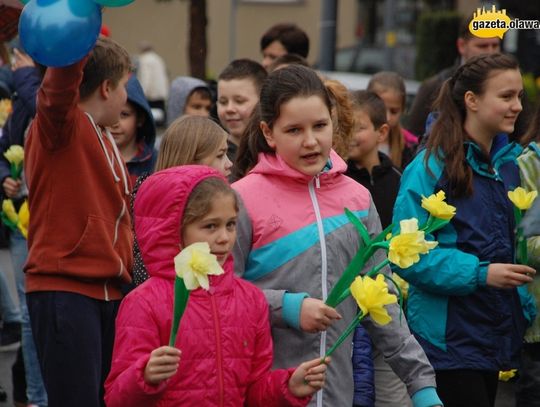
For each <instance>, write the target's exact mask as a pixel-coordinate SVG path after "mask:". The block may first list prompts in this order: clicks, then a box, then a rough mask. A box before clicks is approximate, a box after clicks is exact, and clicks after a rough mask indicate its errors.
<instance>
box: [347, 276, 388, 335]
mask: <svg viewBox="0 0 540 407" xmlns="http://www.w3.org/2000/svg"><path fill="white" fill-rule="evenodd" d="M351 294H352V296H353V297H354V299H355V300H356V302H357V303H358V306H359V307H360V310H361V311H362V315H364V316H365V315H368V314H369V315H371V319H372V320H373V321H375V322H376V323H377V324H379V325H386V324H388V323H389V322H390V321H391V320H392V318H391V317H390V315H388V311H387V310H386V308H384V306H385V305H390V304H394V303H396V302H397V298H396V296H395V295H394V294H388V285H387V284H386V282H385V281H384V277H383V275H382V274H378V275H377V277H376V279H375V280H374V279H372V278H371V277H356V278H355V279H354V281H353V283H352V284H351Z"/></svg>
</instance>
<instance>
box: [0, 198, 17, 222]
mask: <svg viewBox="0 0 540 407" xmlns="http://www.w3.org/2000/svg"><path fill="white" fill-rule="evenodd" d="M2 213H4V214H5V215H6V218H7V219H8V220H9V221H10V222H13V223H14V224H17V221H18V219H19V217H18V216H17V212H15V206H14V205H13V201H12V200H11V199H4V201H3V202H2Z"/></svg>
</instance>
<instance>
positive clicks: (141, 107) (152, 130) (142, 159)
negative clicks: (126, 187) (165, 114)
mask: <svg viewBox="0 0 540 407" xmlns="http://www.w3.org/2000/svg"><path fill="white" fill-rule="evenodd" d="M126 90H127V100H128V102H131V103H132V104H134V105H135V106H136V107H137V111H138V114H140V113H142V114H143V115H144V123H143V125H142V126H141V127H139V128H138V129H137V141H138V142H139V152H138V154H137V155H136V156H135V157H133V158H132V159H131V160H129V161H128V162H127V163H126V166H127V169H128V172H129V175H130V176H131V180H132V184H133V183H134V181H135V180H136V179H137V177H138V176H140V175H143V174H148V173H152V172H153V171H154V165H155V163H156V159H157V151H156V150H155V148H154V144H155V142H156V125H155V122H154V117H153V116H152V111H151V110H150V105H149V104H148V101H147V100H146V97H145V96H144V93H143V90H142V87H141V84H140V83H139V81H138V80H137V77H136V76H135V75H131V77H130V78H129V80H128V82H127V84H126Z"/></svg>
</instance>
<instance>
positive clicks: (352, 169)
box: [345, 90, 411, 407]
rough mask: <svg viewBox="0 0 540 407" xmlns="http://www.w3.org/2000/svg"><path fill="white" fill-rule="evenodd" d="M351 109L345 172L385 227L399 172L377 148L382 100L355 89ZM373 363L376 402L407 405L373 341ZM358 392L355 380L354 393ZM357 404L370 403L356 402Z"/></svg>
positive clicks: (383, 131)
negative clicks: (360, 188) (364, 192)
mask: <svg viewBox="0 0 540 407" xmlns="http://www.w3.org/2000/svg"><path fill="white" fill-rule="evenodd" d="M351 99H352V101H353V112H354V133H353V135H352V140H351V144H350V145H349V158H348V160H347V171H346V172H345V174H346V175H348V176H349V177H351V178H352V179H354V180H355V181H357V182H359V183H360V184H362V185H363V186H364V187H366V188H367V189H368V190H369V192H370V193H371V196H372V197H373V203H374V204H375V208H377V212H379V217H380V218H381V225H382V227H383V228H386V227H387V226H388V225H389V224H390V223H391V222H392V211H393V208H394V202H395V201H396V197H397V193H398V190H399V183H400V180H401V172H400V171H399V169H398V168H397V167H395V166H394V165H393V164H392V161H391V160H390V157H388V156H387V155H386V154H384V153H382V152H380V151H379V148H378V145H379V143H382V142H384V141H386V139H387V137H388V133H389V131H390V127H389V125H388V123H387V120H386V107H385V104H384V101H383V100H382V99H381V98H380V97H379V96H377V94H375V93H373V92H370V91H365V90H362V91H356V92H353V94H352V98H351ZM360 338H361V335H360V334H358V332H355V338H354V349H353V372H354V374H355V375H359V374H360V373H361V370H360V367H361V365H359V362H357V361H356V359H360V358H365V357H366V355H365V354H363V352H362V349H363V348H364V347H365V345H363V344H362V343H361V342H360ZM372 357H373V365H374V380H375V404H377V405H389V406H390V405H393V406H403V407H407V406H410V405H411V400H410V398H409V396H408V394H407V389H406V387H405V385H404V384H403V382H402V381H401V380H400V379H399V377H397V375H396V374H395V373H394V372H393V371H392V370H391V368H390V366H389V365H388V364H387V363H385V362H384V360H383V358H382V354H381V352H380V351H379V350H378V349H377V346H376V344H373V354H372ZM359 391H361V388H360V387H358V384H357V383H356V382H355V395H356V393H357V392H359ZM355 399H356V398H355ZM357 405H362V406H364V405H372V404H371V403H369V404H356V403H355V407H356V406H357Z"/></svg>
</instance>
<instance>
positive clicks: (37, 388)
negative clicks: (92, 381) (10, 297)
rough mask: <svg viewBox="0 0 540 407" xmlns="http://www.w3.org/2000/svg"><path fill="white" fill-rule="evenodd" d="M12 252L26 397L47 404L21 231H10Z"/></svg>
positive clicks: (41, 404) (25, 249) (30, 400)
mask: <svg viewBox="0 0 540 407" xmlns="http://www.w3.org/2000/svg"><path fill="white" fill-rule="evenodd" d="M10 253H11V262H12V264H13V271H14V272H15V281H16V283H17V293H18V294H19V302H20V306H21V314H22V352H23V359H24V371H25V376H26V397H27V398H28V403H29V404H37V405H38V406H40V407H46V406H47V392H46V391H45V385H44V384H43V379H42V378H41V370H40V367H39V362H38V358H37V352H36V346H35V344H34V338H33V337H32V327H31V326H30V317H29V315H28V308H27V306H26V296H25V289H24V271H23V267H24V263H25V262H26V258H27V257H28V247H27V243H26V239H25V238H24V237H23V236H22V235H21V233H20V232H19V231H16V232H11V233H10Z"/></svg>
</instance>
